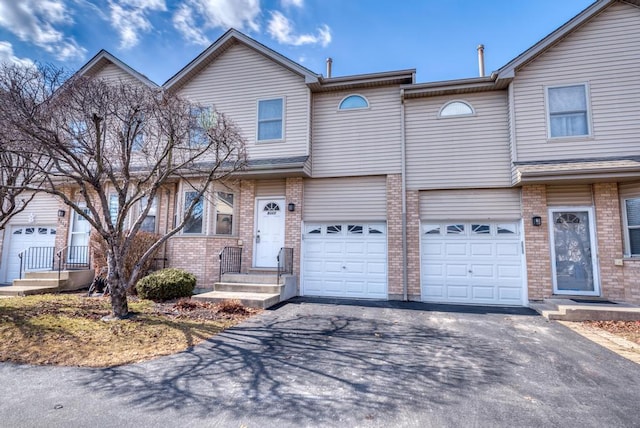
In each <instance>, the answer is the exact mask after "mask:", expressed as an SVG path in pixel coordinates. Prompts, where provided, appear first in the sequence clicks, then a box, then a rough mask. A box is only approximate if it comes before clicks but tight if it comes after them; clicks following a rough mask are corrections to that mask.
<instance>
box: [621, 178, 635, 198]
mask: <svg viewBox="0 0 640 428" xmlns="http://www.w3.org/2000/svg"><path fill="white" fill-rule="evenodd" d="M618 193H619V194H620V198H622V199H627V198H640V182H636V183H620V184H619V185H618Z"/></svg>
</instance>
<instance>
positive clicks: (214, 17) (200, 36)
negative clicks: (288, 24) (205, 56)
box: [173, 0, 260, 45]
mask: <svg viewBox="0 0 640 428" xmlns="http://www.w3.org/2000/svg"><path fill="white" fill-rule="evenodd" d="M259 16H260V2H259V0H186V1H185V3H183V4H182V5H181V6H180V7H179V8H178V10H177V11H176V13H175V14H174V16H173V24H174V26H175V28H176V30H178V31H179V32H180V33H181V34H182V35H183V36H184V38H185V39H187V40H188V41H189V42H191V43H195V44H200V45H206V44H208V43H209V39H208V38H207V37H206V36H205V33H204V30H207V29H211V28H222V29H224V30H226V29H228V28H235V29H238V30H241V31H247V30H249V31H256V32H257V31H259V30H260V25H259V23H258V17H259Z"/></svg>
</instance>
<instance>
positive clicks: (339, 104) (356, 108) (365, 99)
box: [338, 93, 371, 112]
mask: <svg viewBox="0 0 640 428" xmlns="http://www.w3.org/2000/svg"><path fill="white" fill-rule="evenodd" d="M350 97H360V98H362V99H363V100H364V102H365V103H367V106H366V107H352V108H341V107H340V106H342V103H343V102H344V101H345V100H346V99H347V98H350ZM370 109H371V103H370V102H369V99H368V98H367V97H365V96H364V95H362V94H358V93H353V94H349V95H347V96H345V97H343V98H342V99H341V100H340V102H339V103H338V111H340V112H342V111H354V110H370Z"/></svg>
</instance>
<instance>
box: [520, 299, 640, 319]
mask: <svg viewBox="0 0 640 428" xmlns="http://www.w3.org/2000/svg"><path fill="white" fill-rule="evenodd" d="M529 307H531V309H533V310H535V311H536V312H538V313H539V314H540V315H542V316H543V317H545V318H547V319H549V320H559V321H635V320H640V307H638V306H635V305H631V304H628V303H616V304H607V303H579V302H574V301H572V300H570V299H545V300H544V301H543V302H535V303H530V304H529Z"/></svg>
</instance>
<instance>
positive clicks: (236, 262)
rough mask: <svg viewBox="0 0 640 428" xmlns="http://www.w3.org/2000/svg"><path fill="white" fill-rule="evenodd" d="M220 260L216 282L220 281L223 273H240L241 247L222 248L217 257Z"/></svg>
mask: <svg viewBox="0 0 640 428" xmlns="http://www.w3.org/2000/svg"><path fill="white" fill-rule="evenodd" d="M218 258H219V259H220V274H219V276H218V281H222V275H224V274H225V273H240V267H241V266H242V247H224V248H223V249H222V251H220V254H219V255H218Z"/></svg>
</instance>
